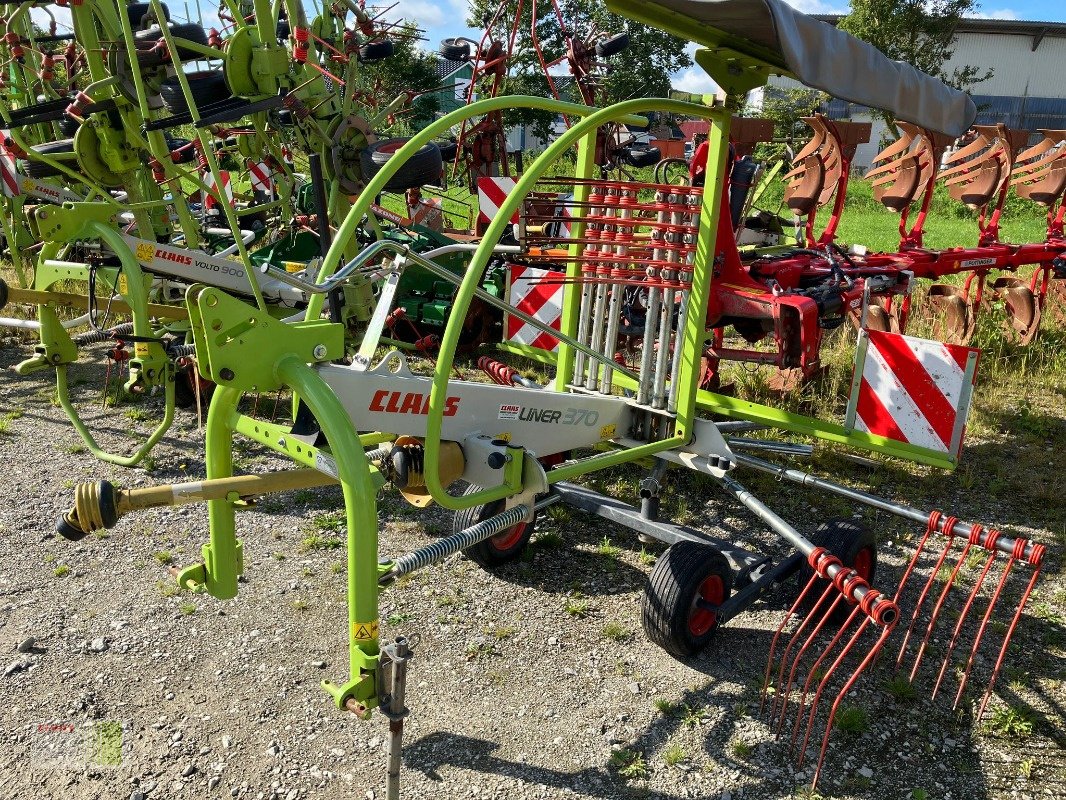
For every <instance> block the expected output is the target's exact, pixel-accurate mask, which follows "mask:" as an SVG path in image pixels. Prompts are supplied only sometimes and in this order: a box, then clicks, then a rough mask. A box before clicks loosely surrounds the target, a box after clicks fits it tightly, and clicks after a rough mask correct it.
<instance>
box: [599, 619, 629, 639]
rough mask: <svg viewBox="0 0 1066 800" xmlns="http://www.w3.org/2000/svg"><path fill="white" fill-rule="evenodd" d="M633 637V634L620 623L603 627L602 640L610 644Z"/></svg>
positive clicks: (610, 623)
mask: <svg viewBox="0 0 1066 800" xmlns="http://www.w3.org/2000/svg"><path fill="white" fill-rule="evenodd" d="M632 636H633V632H632V631H631V630H629V628H627V627H626V626H625V625H623V624H622V623H620V622H608V623H607V624H606V625H604V626H603V638H604V639H610V640H611V641H612V642H625V641H628V640H629V639H630V637H632Z"/></svg>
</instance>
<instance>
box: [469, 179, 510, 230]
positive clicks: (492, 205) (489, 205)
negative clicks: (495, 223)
mask: <svg viewBox="0 0 1066 800" xmlns="http://www.w3.org/2000/svg"><path fill="white" fill-rule="evenodd" d="M516 185H517V181H515V179H514V178H478V179H477V209H478V211H477V216H478V221H479V222H482V223H489V222H491V221H492V220H493V219H495V217H496V215H497V214H499V213H500V206H502V205H503V203H504V201H505V200H506V199H507V195H509V194H510V193H511V192H513V191H514V187H515V186H516ZM511 222H518V211H517V210H516V211H515V212H514V214H513V215H512V216H511Z"/></svg>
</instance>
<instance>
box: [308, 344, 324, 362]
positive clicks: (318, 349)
mask: <svg viewBox="0 0 1066 800" xmlns="http://www.w3.org/2000/svg"><path fill="white" fill-rule="evenodd" d="M311 355H313V356H314V357H315V360H316V361H321V360H322V359H323V358H325V357H326V346H325V345H324V344H316V345H315V349H314V350H312V351H311Z"/></svg>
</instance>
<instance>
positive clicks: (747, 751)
mask: <svg viewBox="0 0 1066 800" xmlns="http://www.w3.org/2000/svg"><path fill="white" fill-rule="evenodd" d="M729 752H730V753H732V754H733V758H739V759H740V760H741V761H745V760H747V759H749V758H751V754H752V753H754V752H755V747H754V746H753V745H751V744H749V743H748V742H745V741H744V740H743V739H734V740H733V741H731V742H730V743H729Z"/></svg>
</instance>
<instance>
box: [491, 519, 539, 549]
mask: <svg viewBox="0 0 1066 800" xmlns="http://www.w3.org/2000/svg"><path fill="white" fill-rule="evenodd" d="M528 524H529V523H528V522H519V523H518V524H517V525H515V526H514V527H511V528H508V529H507V530H505V531H503V532H501V533H497V534H496V535H495V536H493V537H492V538H491V539H489V541H490V542H492V546H493V548H494V549H496V550H499V551H500V552H506V551H507V550H510V549H511V548H512V547H515V546H516V545H517V544H518V543H519V542H521V541H522V537H523V536H524V535H525V532H526V525H528Z"/></svg>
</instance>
